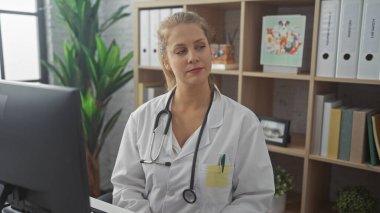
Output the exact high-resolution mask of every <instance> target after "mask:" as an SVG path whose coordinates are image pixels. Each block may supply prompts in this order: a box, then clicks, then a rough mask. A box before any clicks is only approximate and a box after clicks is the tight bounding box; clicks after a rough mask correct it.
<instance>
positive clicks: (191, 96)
mask: <svg viewBox="0 0 380 213" xmlns="http://www.w3.org/2000/svg"><path fill="white" fill-rule="evenodd" d="M158 38H159V45H160V48H159V49H160V59H161V63H162V66H163V70H164V74H165V78H166V81H167V85H168V88H169V92H168V93H166V94H164V95H162V96H159V97H157V98H155V99H153V100H151V101H149V102H148V103H145V104H144V105H142V106H141V107H139V108H138V109H137V110H136V111H135V112H133V113H132V114H131V116H130V118H129V120H128V123H127V125H126V128H125V132H124V136H123V139H122V142H121V145H120V150H119V154H118V157H117V160H116V165H115V168H114V171H113V174H112V178H111V181H112V183H113V185H114V191H113V197H114V200H113V202H114V204H115V205H118V206H121V207H124V208H127V209H129V210H132V211H135V212H163V213H172V212H207V213H211V212H233V213H237V212H244V213H247V212H267V211H268V208H269V207H270V205H271V201H272V197H273V193H274V181H273V173H272V166H271V163H270V159H269V155H268V150H267V148H266V145H265V142H264V135H263V132H262V128H261V127H260V125H259V121H258V119H257V117H256V116H255V115H254V113H252V112H251V111H250V110H249V109H247V108H245V107H243V106H242V105H240V104H238V103H236V102H235V101H233V100H231V99H229V98H227V97H226V96H224V95H222V94H220V92H219V90H218V89H217V88H216V86H214V84H213V83H212V81H211V80H210V70H211V59H212V56H211V50H210V46H209V38H210V31H209V29H208V26H207V23H206V22H205V20H204V19H203V18H201V17H199V16H198V15H197V14H195V13H192V12H181V13H176V14H174V15H172V16H170V17H169V18H167V19H166V20H165V21H163V22H162V23H161V25H160V28H159V30H158ZM163 109H167V110H168V111H170V112H171V115H172V116H169V115H168V114H169V113H160V112H161V110H163ZM159 114H160V115H161V116H159V118H158V120H157V122H155V118H156V117H157V116H158V115H159ZM170 117H171V119H170ZM155 123H156V125H155ZM153 129H154V133H152V132H153ZM165 129H167V134H166V136H165Z"/></svg>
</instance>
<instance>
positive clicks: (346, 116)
mask: <svg viewBox="0 0 380 213" xmlns="http://www.w3.org/2000/svg"><path fill="white" fill-rule="evenodd" d="M354 110H357V108H347V109H343V110H342V118H341V122H340V135H339V153H338V159H340V160H347V161H348V160H350V151H351V137H352V117H353V113H354Z"/></svg>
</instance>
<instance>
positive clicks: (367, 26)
mask: <svg viewBox="0 0 380 213" xmlns="http://www.w3.org/2000/svg"><path fill="white" fill-rule="evenodd" d="M379 11H380V1H379V0H364V4H363V20H362V31H361V37H360V50H359V66H358V76H357V77H358V78H359V79H371V80H378V79H379V78H380V76H379V75H380V74H379V73H380V50H379V49H380V12H379Z"/></svg>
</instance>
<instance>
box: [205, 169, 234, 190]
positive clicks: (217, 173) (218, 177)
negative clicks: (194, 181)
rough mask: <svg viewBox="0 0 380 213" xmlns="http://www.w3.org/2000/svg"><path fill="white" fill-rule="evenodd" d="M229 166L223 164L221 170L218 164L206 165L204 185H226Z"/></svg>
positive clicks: (217, 186) (214, 186)
mask: <svg viewBox="0 0 380 213" xmlns="http://www.w3.org/2000/svg"><path fill="white" fill-rule="evenodd" d="M230 172H231V166H224V169H223V171H222V170H221V168H220V166H219V165H207V176H206V186H207V187H211V188H223V187H226V186H227V185H228V178H229V176H230Z"/></svg>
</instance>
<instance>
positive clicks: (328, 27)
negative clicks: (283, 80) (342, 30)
mask: <svg viewBox="0 0 380 213" xmlns="http://www.w3.org/2000/svg"><path fill="white" fill-rule="evenodd" d="M339 11H340V0H322V1H321V14H320V20H319V37H318V55H317V72H316V73H317V76H323V77H335V65H336V53H337V43H338V29H339Z"/></svg>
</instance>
